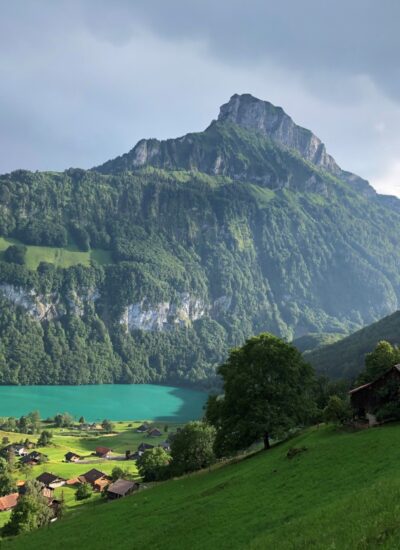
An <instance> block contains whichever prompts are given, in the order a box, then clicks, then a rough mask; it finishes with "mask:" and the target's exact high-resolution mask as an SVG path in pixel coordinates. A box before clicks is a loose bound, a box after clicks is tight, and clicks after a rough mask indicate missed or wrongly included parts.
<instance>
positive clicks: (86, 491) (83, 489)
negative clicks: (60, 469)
mask: <svg viewBox="0 0 400 550" xmlns="http://www.w3.org/2000/svg"><path fill="white" fill-rule="evenodd" d="M92 493H93V490H92V487H91V486H90V485H89V483H82V485H79V487H78V489H77V490H76V493H75V500H86V499H87V498H90V497H91V496H92Z"/></svg>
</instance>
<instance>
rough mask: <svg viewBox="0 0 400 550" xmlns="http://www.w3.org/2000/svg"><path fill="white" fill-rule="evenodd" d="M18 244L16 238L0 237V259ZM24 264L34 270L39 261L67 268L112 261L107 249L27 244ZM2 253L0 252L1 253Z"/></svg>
mask: <svg viewBox="0 0 400 550" xmlns="http://www.w3.org/2000/svg"><path fill="white" fill-rule="evenodd" d="M18 244H20V243H19V241H18V240H17V239H5V238H4V237H0V259H1V258H2V257H3V258H4V254H5V253H6V251H7V250H8V249H9V248H10V246H15V245H18ZM25 248H26V255H25V261H24V264H25V265H26V267H27V268H28V269H32V270H36V269H37V268H38V266H39V264H40V263H41V262H46V263H49V264H52V265H55V266H56V267H60V268H67V267H71V266H74V265H83V266H86V267H89V266H90V263H91V262H92V261H94V262H96V263H98V264H100V265H105V264H109V263H111V262H112V258H111V254H110V252H109V251H107V250H100V249H94V250H90V251H88V252H82V251H81V250H79V249H78V248H77V247H76V246H73V245H70V246H69V247H66V248H59V247H54V246H53V247H50V246H34V245H27V246H26V247H25ZM1 253H2V254H1Z"/></svg>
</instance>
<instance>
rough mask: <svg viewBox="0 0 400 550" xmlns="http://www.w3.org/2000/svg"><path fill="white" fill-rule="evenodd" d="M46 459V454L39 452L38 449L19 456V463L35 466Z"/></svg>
mask: <svg viewBox="0 0 400 550" xmlns="http://www.w3.org/2000/svg"><path fill="white" fill-rule="evenodd" d="M47 460H48V456H47V455H45V454H43V453H39V452H38V451H32V452H31V453H29V454H27V455H25V456H23V457H22V458H21V463H22V464H29V465H31V466H35V465H36V464H41V463H42V462H46V461H47Z"/></svg>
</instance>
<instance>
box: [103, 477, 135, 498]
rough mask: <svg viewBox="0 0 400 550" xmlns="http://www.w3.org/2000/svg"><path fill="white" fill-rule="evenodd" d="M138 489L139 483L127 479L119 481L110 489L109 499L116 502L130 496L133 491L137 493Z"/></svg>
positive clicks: (108, 491) (108, 492)
mask: <svg viewBox="0 0 400 550" xmlns="http://www.w3.org/2000/svg"><path fill="white" fill-rule="evenodd" d="M138 489H139V483H135V482H134V481H129V480H127V479H118V480H117V481H115V482H114V483H112V484H111V485H110V486H109V487H108V489H107V497H108V498H109V499H110V500H115V499H117V498H122V497H125V496H126V495H130V494H131V493H133V491H137V490H138Z"/></svg>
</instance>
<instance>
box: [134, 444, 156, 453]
mask: <svg viewBox="0 0 400 550" xmlns="http://www.w3.org/2000/svg"><path fill="white" fill-rule="evenodd" d="M149 449H154V445H150V443H141V444H140V445H139V447H138V451H139V453H144V452H145V451H148V450H149Z"/></svg>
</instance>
